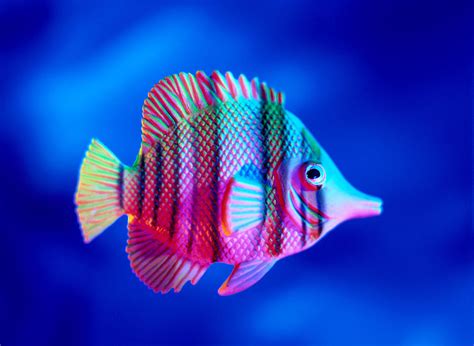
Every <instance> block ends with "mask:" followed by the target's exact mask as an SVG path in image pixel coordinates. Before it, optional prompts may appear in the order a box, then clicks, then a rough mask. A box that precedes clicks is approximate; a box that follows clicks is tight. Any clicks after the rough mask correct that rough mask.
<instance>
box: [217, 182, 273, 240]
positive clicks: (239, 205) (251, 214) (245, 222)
mask: <svg viewBox="0 0 474 346" xmlns="http://www.w3.org/2000/svg"><path fill="white" fill-rule="evenodd" d="M264 188H265V186H264V185H263V184H262V183H260V182H259V181H257V180H256V179H254V178H250V177H244V176H241V175H236V176H235V177H233V178H232V179H231V180H230V181H229V183H228V185H227V189H226V192H225V196H224V205H223V208H222V225H223V230H224V233H225V235H227V236H229V235H231V234H233V233H235V232H242V231H247V230H249V229H252V228H255V227H257V226H259V225H260V224H261V223H262V222H263V219H264V209H263V205H264V202H265V201H264V193H265V191H264Z"/></svg>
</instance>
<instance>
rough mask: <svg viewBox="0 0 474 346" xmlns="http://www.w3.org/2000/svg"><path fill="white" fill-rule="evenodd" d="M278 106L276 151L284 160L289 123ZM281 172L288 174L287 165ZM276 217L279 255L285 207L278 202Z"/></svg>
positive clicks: (276, 248) (276, 237)
mask: <svg viewBox="0 0 474 346" xmlns="http://www.w3.org/2000/svg"><path fill="white" fill-rule="evenodd" d="M277 107H278V108H277V109H276V113H277V114H275V115H274V116H276V117H278V120H279V122H276V123H277V124H278V130H279V131H278V132H277V133H276V140H277V143H281V144H280V147H279V148H275V151H276V152H277V153H281V155H282V157H281V160H282V161H283V160H284V159H285V154H286V150H287V148H286V139H287V138H286V136H287V135H288V134H287V133H286V132H287V131H286V125H287V119H286V114H285V110H284V109H283V107H281V106H277ZM280 170H281V174H282V176H284V177H285V176H286V165H285V164H282V165H281V167H280ZM276 212H277V215H276V218H277V223H276V225H275V252H276V253H277V254H278V255H279V254H280V253H281V249H282V242H283V240H282V234H283V227H284V225H283V208H282V206H281V205H279V204H278V203H277V204H276Z"/></svg>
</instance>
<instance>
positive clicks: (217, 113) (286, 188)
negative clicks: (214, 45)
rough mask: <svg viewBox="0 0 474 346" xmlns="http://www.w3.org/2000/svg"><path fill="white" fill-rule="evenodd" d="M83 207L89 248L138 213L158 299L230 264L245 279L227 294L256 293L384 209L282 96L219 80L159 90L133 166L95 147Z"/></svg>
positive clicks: (136, 241) (132, 236)
mask: <svg viewBox="0 0 474 346" xmlns="http://www.w3.org/2000/svg"><path fill="white" fill-rule="evenodd" d="M310 178H311V179H310ZM323 178H324V180H322V179H323ZM328 197H329V200H328ZM76 204H77V212H78V216H79V220H80V223H81V226H82V231H83V235H84V239H85V240H86V242H88V241H90V240H92V239H93V238H94V237H95V236H97V235H99V234H100V233H101V232H102V231H103V230H104V229H105V228H106V227H107V226H109V225H110V224H111V223H112V222H114V221H115V219H116V218H118V217H119V216H121V215H123V214H126V215H128V216H129V241H128V246H127V252H128V254H129V259H130V261H131V266H132V269H133V271H134V272H135V273H136V274H137V276H138V277H139V278H140V279H141V280H142V281H143V282H144V283H145V284H147V285H148V286H149V287H151V288H152V289H153V290H154V291H161V292H167V291H169V290H170V289H172V288H173V289H174V290H175V291H179V290H180V289H181V288H182V286H183V285H184V284H185V283H186V282H187V281H191V282H192V283H196V282H197V281H198V280H199V278H200V277H201V276H202V275H203V274H204V272H205V271H206V270H207V268H208V267H209V266H210V265H211V264H212V263H214V262H223V263H227V264H232V265H234V270H233V271H232V273H231V275H230V276H229V278H228V279H227V280H226V282H224V284H223V285H222V286H221V288H220V289H219V293H220V294H222V295H228V294H233V293H237V292H240V291H242V290H244V289H246V288H248V287H250V286H252V285H253V284H255V283H256V282H258V281H259V280H260V279H261V278H262V277H263V276H264V275H265V273H267V272H268V271H269V270H270V269H271V268H272V266H273V265H274V263H276V261H277V260H279V259H281V258H283V257H285V256H288V255H292V254H295V253H297V252H300V251H302V250H304V249H307V248H309V247H311V246H312V245H314V244H315V243H316V242H317V241H318V240H319V239H320V238H321V237H322V236H323V235H324V234H326V233H327V232H328V231H329V230H331V229H332V228H334V227H335V226H336V225H337V224H338V223H340V222H342V221H344V220H345V219H348V218H352V217H363V216H370V215H377V214H378V213H380V211H381V209H380V206H381V202H380V201H379V200H378V199H375V198H372V197H370V196H367V195H363V194H361V193H359V192H358V191H357V190H355V189H354V188H353V187H352V186H351V185H350V184H349V183H347V181H346V180H345V179H344V178H343V177H342V175H341V174H340V172H339V171H338V170H337V167H336V166H335V165H334V163H333V162H332V161H331V159H330V158H329V156H328V155H327V154H326V153H325V151H324V150H323V149H322V148H321V147H320V145H319V144H318V143H317V142H316V140H315V139H314V138H313V137H312V135H311V134H310V133H309V131H308V130H307V129H306V127H305V126H304V125H303V124H302V123H301V121H300V120H299V119H298V118H297V117H296V116H295V115H293V114H292V113H290V112H289V111H287V110H286V109H285V107H284V97H283V94H282V93H278V92H276V91H275V90H274V89H272V88H270V87H268V86H267V85H266V84H264V83H259V82H258V80H257V79H253V80H251V81H248V80H247V79H246V78H245V77H244V76H242V75H241V76H240V77H239V78H238V79H235V78H234V77H233V76H232V74H230V73H226V74H225V75H221V74H220V73H218V72H214V73H213V74H212V75H211V76H210V77H208V76H206V75H205V74H204V73H202V72H198V73H196V75H192V74H184V73H181V74H179V75H173V76H171V77H168V78H165V79H163V80H162V81H160V82H159V83H158V84H157V85H155V86H154V87H153V88H152V90H151V91H150V93H149V95H148V98H147V99H146V100H145V103H144V106H143V119H142V146H141V149H140V152H139V154H138V157H137V159H136V162H135V164H134V165H133V166H131V167H127V166H124V165H123V164H122V163H120V161H119V160H118V159H117V158H116V157H115V156H114V155H113V154H112V153H111V152H110V151H109V150H108V149H107V148H106V147H105V146H103V145H102V144H101V143H100V142H99V141H97V140H93V142H92V143H91V146H90V148H89V151H88V153H87V155H86V158H85V160H84V162H83V166H82V170H81V175H80V180H79V185H78V191H77V194H76Z"/></svg>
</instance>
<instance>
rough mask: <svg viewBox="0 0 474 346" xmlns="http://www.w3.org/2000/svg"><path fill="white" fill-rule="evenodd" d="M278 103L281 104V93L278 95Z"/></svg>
mask: <svg viewBox="0 0 474 346" xmlns="http://www.w3.org/2000/svg"><path fill="white" fill-rule="evenodd" d="M278 103H279V104H283V94H282V93H281V92H279V93H278Z"/></svg>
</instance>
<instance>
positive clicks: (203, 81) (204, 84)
mask: <svg viewBox="0 0 474 346" xmlns="http://www.w3.org/2000/svg"><path fill="white" fill-rule="evenodd" d="M196 77H197V82H198V85H199V88H200V89H201V92H202V93H203V95H204V98H205V99H206V102H207V104H208V105H212V104H214V102H213V99H212V95H211V94H210V92H209V90H210V89H211V85H210V83H209V79H208V78H207V76H206V75H205V74H204V72H201V71H198V72H197V73H196Z"/></svg>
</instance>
